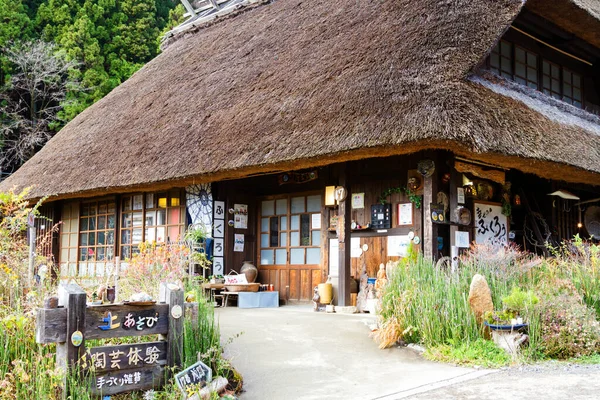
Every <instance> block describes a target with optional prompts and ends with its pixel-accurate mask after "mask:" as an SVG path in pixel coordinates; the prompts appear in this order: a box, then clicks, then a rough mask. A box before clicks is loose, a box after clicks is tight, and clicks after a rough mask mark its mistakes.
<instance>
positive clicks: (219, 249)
mask: <svg viewBox="0 0 600 400" xmlns="http://www.w3.org/2000/svg"><path fill="white" fill-rule="evenodd" d="M213 243H214V250H213V251H214V255H215V257H223V255H224V253H225V239H223V238H215V240H214V242H213Z"/></svg>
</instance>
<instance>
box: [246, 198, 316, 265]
mask: <svg viewBox="0 0 600 400" xmlns="http://www.w3.org/2000/svg"><path fill="white" fill-rule="evenodd" d="M317 195H318V196H320V206H319V211H318V212H317V211H307V210H308V197H311V196H317ZM297 197H303V198H304V212H300V213H293V212H292V198H297ZM282 199H286V202H287V212H286V214H277V200H282ZM263 201H273V213H274V214H267V215H263V212H262V202H263ZM322 207H323V195H322V193H320V192H307V193H293V194H286V195H281V196H269V197H265V198H262V199H260V200H259V218H258V229H257V230H258V240H257V242H258V243H257V244H258V259H259V260H258V263H259V265H261V266H278V267H290V268H295V267H296V266H299V265H307V266H315V265H320V261H319V262H318V263H316V264H307V263H306V262H307V258H308V251H307V250H308V249H314V248H318V249H320V251H321V252H322V251H323V243H319V245H316V246H315V245H313V244H312V241H313V232H315V231H316V232H319V235H320V233H321V228H317V229H314V228H313V227H312V214H322ZM302 215H308V218H309V221H308V224H309V229H308V232H309V234H308V235H309V240H310V244H309V245H302V237H301V234H302ZM294 216H297V217H298V224H299V226H298V229H297V230H294V229H292V217H294ZM273 217H277V218H278V234H277V244H278V246H274V247H272V246H271V242H270V240H271V229H270V228H271V224H270V219H271V218H273ZM281 217H286V218H287V229H281ZM263 218H268V219H269V224H268V227H267V230H266V231H264V230H263V229H262V220H263ZM321 218H322V215H321ZM321 223H322V222H321ZM293 232H298V236H299V238H298V239H299V241H300V242H299V245H298V246H292V233H293ZM282 233H285V234H286V245H285V246H281V234H282ZM264 234H267V235H269V246H268V247H263V246H262V235H264ZM320 240H321V239H320ZM281 249H285V250H286V263H285V264H278V263H277V262H276V260H277V250H281ZM292 249H304V260H303V263H301V264H292V263H291V261H292V260H291V250H292ZM263 250H273V263H272V264H262V257H261V255H262V251H263Z"/></svg>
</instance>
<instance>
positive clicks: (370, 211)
mask: <svg viewBox="0 0 600 400" xmlns="http://www.w3.org/2000/svg"><path fill="white" fill-rule="evenodd" d="M598 15H600V7H598V6H597V5H596V4H595V3H590V2H586V1H583V0H557V1H556V2H553V4H552V5H551V6H550V5H548V4H547V3H546V2H544V1H542V0H528V1H526V2H523V1H521V0H505V1H497V2H489V1H486V0H477V1H473V0H469V1H467V0H464V1H462V0H461V1H456V2H451V3H443V2H439V1H436V0H424V1H421V2H418V4H415V2H412V1H409V0H398V1H393V2H379V1H366V2H361V3H360V4H357V3H356V2H355V1H351V0H331V1H329V2H323V1H319V0H307V1H305V2H303V3H301V4H298V3H295V2H292V1H290V0H278V1H274V2H271V1H264V2H262V1H258V2H256V1H254V2H249V3H248V4H246V5H245V6H244V7H242V8H240V9H238V10H237V11H235V12H234V13H233V14H231V15H230V16H229V17H228V18H226V19H222V20H219V21H217V22H215V21H204V22H203V21H202V20H201V19H200V20H196V21H195V22H194V23H193V24H192V23H190V25H189V26H187V27H186V28H185V29H183V28H182V29H179V30H178V31H179V33H178V34H177V35H176V36H174V37H171V38H168V39H167V40H166V41H165V44H164V51H163V53H162V54H160V55H159V56H158V57H157V58H156V59H155V60H153V61H151V62H150V63H149V64H148V65H146V66H145V67H143V68H142V69H141V70H140V71H138V72H137V73H136V74H134V76H132V77H131V78H130V79H129V80H128V81H126V82H124V83H123V84H122V85H120V86H119V87H118V88H116V89H115V90H114V91H113V92H111V93H110V94H109V95H108V96H106V98H104V99H102V100H101V101H99V102H98V103H97V104H94V105H93V106H91V107H90V108H89V109H88V110H86V111H85V112H83V113H82V114H81V115H79V116H78V117H77V118H76V119H75V120H73V121H72V122H71V123H69V124H68V125H67V126H65V128H63V129H62V130H61V131H60V132H59V133H58V134H57V135H56V136H55V137H54V138H53V139H52V140H51V141H50V142H49V143H48V144H47V145H46V146H45V147H44V148H43V149H42V150H41V151H40V152H39V153H38V154H36V155H35V156H34V157H33V158H32V159H31V160H30V161H28V162H27V163H26V164H25V165H24V166H23V167H22V168H21V169H20V170H19V171H17V172H16V173H15V174H14V175H12V176H11V177H9V178H8V179H6V180H5V181H3V182H2V183H0V190H9V189H11V188H15V189H17V190H18V189H21V188H24V187H28V186H30V187H32V190H31V192H30V197H31V199H39V198H42V197H47V200H46V205H45V209H44V212H45V213H46V214H47V215H48V216H50V217H51V219H53V220H54V221H57V222H58V221H62V224H61V227H60V232H57V233H56V234H54V235H53V236H52V235H51V236H52V238H51V240H50V242H51V243H52V245H51V246H50V247H48V248H47V249H46V251H47V252H48V254H53V255H54V258H55V259H56V261H57V262H58V263H59V264H60V265H61V271H62V273H63V274H64V275H65V276H73V275H77V276H97V275H101V274H102V273H103V271H105V268H106V267H107V265H108V264H109V263H110V262H112V260H114V258H115V257H116V256H119V257H121V258H122V259H124V260H127V259H128V258H129V257H130V256H131V255H132V254H133V253H134V252H135V251H136V248H137V245H138V244H139V243H141V242H143V241H156V242H159V243H163V242H170V241H176V240H180V238H181V237H182V235H183V233H184V231H185V229H186V228H187V226H188V225H189V224H190V223H198V222H204V223H205V224H207V225H209V226H211V227H212V236H213V239H214V242H213V243H214V249H213V250H214V251H213V255H214V260H213V261H214V271H213V272H214V273H227V272H229V271H231V270H239V268H240V267H241V265H242V263H243V262H244V261H253V262H254V263H255V264H256V265H257V266H258V267H259V280H260V281H261V282H263V283H271V284H273V285H274V286H275V288H276V289H277V290H278V291H279V292H280V298H281V299H282V300H287V301H302V300H308V299H310V298H311V294H312V288H313V287H314V286H315V285H316V284H318V283H321V282H323V281H325V280H326V279H327V277H328V276H331V277H332V280H333V281H334V282H335V283H337V287H338V292H337V297H338V301H339V302H340V304H347V303H348V301H349V297H348V296H349V289H348V285H349V284H348V282H349V278H350V277H351V276H353V277H355V278H357V277H358V276H360V274H361V273H362V272H363V271H366V273H367V275H368V276H375V274H376V271H377V268H378V266H379V264H380V263H386V262H387V261H389V260H397V259H399V258H401V257H402V256H404V255H405V254H406V252H407V251H408V249H409V248H412V249H415V250H418V251H420V252H422V253H423V254H424V255H425V256H426V257H428V258H432V259H434V260H439V259H445V258H446V257H448V258H450V259H452V257H453V256H456V254H457V253H459V252H460V251H461V249H465V248H466V247H467V246H468V245H469V244H470V243H471V242H473V241H476V242H481V241H493V242H498V243H501V244H507V243H509V242H514V243H516V244H517V245H519V246H520V247H522V248H525V249H527V250H530V251H536V252H542V253H543V252H544V251H545V243H546V242H549V243H558V242H559V241H560V240H563V239H567V238H570V237H572V236H573V235H574V234H577V233H579V234H581V235H583V236H585V237H589V236H590V235H589V234H591V233H593V232H592V231H593V227H592V225H590V224H588V223H586V218H588V219H590V220H593V217H594V215H593V212H592V211H593V210H594V208H593V207H598V203H599V200H600V117H599V116H598V113H599V110H600V69H599V68H598V65H600V50H599V49H600V39H599V38H600V20H599V19H598ZM315 16H318V18H316V17H315ZM265 25H268V26H269V29H265ZM332 193H333V194H337V195H338V197H339V201H338V202H337V203H335V202H333V203H332V202H331V201H330V199H329V196H330V195H331V194H332ZM217 210H219V213H218V215H217V214H216V211H217ZM598 210H599V211H600V208H599V209H598ZM589 215H591V216H589ZM598 218H600V216H599V217H598ZM594 221H595V220H594ZM38 228H39V229H42V227H41V226H40V227H38Z"/></svg>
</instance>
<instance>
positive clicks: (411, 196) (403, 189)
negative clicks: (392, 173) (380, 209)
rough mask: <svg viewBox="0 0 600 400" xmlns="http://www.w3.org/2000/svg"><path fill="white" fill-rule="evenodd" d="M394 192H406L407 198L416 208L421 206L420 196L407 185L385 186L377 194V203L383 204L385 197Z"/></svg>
mask: <svg viewBox="0 0 600 400" xmlns="http://www.w3.org/2000/svg"><path fill="white" fill-rule="evenodd" d="M394 193H400V194H406V195H407V196H408V200H409V201H410V202H411V203H413V204H414V205H415V207H416V208H421V196H420V195H418V194H416V193H415V192H413V191H412V190H410V188H409V187H408V186H399V187H391V188H387V189H386V190H384V191H383V193H381V195H380V196H379V203H381V204H385V203H386V201H387V198H388V197H389V196H391V195H392V194H394Z"/></svg>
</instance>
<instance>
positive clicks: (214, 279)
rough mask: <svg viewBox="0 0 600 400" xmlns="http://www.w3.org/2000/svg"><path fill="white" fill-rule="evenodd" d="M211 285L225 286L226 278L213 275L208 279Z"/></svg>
mask: <svg viewBox="0 0 600 400" xmlns="http://www.w3.org/2000/svg"><path fill="white" fill-rule="evenodd" d="M208 279H209V282H210V283H211V284H213V285H214V284H223V283H225V277H224V276H223V275H211V276H209V277H208Z"/></svg>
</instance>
